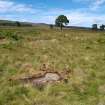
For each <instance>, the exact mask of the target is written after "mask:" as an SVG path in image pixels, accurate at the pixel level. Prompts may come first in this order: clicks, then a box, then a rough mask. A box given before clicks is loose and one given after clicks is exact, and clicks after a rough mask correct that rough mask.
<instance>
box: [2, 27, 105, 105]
mask: <svg viewBox="0 0 105 105" xmlns="http://www.w3.org/2000/svg"><path fill="white" fill-rule="evenodd" d="M4 33H11V34H16V35H18V36H19V39H18V40H14V39H13V38H11V37H6V38H5V39H0V105H105V33H104V32H93V31H91V30H90V31H85V30H70V29H69V30H67V29H65V30H63V31H60V30H57V29H54V30H50V29H49V28H43V27H34V28H32V27H31V28H29V27H26V28H22V27H20V28H0V34H4ZM42 64H46V65H48V66H50V67H51V68H54V69H56V70H62V69H64V68H66V67H68V68H70V69H72V70H73V75H72V76H71V78H69V82H68V83H60V84H57V85H48V86H46V87H45V88H44V89H42V90H39V89H37V88H35V87H32V86H31V85H30V86H27V87H26V86H24V85H22V84H20V83H17V82H13V83H11V82H9V81H8V79H9V78H10V77H12V76H15V77H18V76H20V75H21V76H22V75H23V76H24V75H31V74H33V73H35V72H37V71H38V70H39V68H40V67H41V66H42Z"/></svg>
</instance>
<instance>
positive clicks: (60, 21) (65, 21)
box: [55, 15, 69, 30]
mask: <svg viewBox="0 0 105 105" xmlns="http://www.w3.org/2000/svg"><path fill="white" fill-rule="evenodd" d="M68 23H69V20H68V19H67V17H66V16H64V15H60V16H58V17H57V19H56V20H55V25H56V26H58V27H60V28H61V30H62V27H63V26H64V25H67V24H68Z"/></svg>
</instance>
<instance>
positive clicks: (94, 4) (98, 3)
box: [90, 0, 105, 10]
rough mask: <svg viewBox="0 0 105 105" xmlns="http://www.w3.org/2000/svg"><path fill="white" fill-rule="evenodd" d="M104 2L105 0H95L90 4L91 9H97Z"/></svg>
mask: <svg viewBox="0 0 105 105" xmlns="http://www.w3.org/2000/svg"><path fill="white" fill-rule="evenodd" d="M104 3H105V0H95V2H93V4H92V5H91V6H90V8H91V10H97V9H99V8H100V7H101V6H102V5H103V4H104Z"/></svg>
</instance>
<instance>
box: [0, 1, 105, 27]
mask: <svg viewBox="0 0 105 105" xmlns="http://www.w3.org/2000/svg"><path fill="white" fill-rule="evenodd" d="M61 14H63V15H66V16H67V17H68V19H69V20H70V24H69V25H75V26H91V25H92V24H93V23H97V24H105V0H0V19H6V20H7V19H8V20H16V21H17V20H18V21H29V22H35V23H51V24H54V21H55V19H56V17H57V16H58V15H61Z"/></svg>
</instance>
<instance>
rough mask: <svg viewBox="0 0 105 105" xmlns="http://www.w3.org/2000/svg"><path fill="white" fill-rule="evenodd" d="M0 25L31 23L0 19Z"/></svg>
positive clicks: (30, 24) (27, 24) (29, 24)
mask: <svg viewBox="0 0 105 105" xmlns="http://www.w3.org/2000/svg"><path fill="white" fill-rule="evenodd" d="M0 26H32V23H29V22H19V21H10V20H0Z"/></svg>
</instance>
